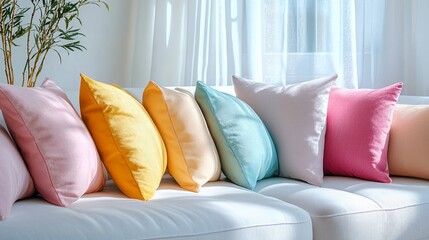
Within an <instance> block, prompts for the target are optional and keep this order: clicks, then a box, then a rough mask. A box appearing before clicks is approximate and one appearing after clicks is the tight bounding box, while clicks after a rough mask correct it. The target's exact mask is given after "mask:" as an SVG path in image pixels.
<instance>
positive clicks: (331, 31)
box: [128, 0, 429, 95]
mask: <svg viewBox="0 0 429 240" xmlns="http://www.w3.org/2000/svg"><path fill="white" fill-rule="evenodd" d="M134 5H135V8H134V9H135V11H136V14H135V17H134V18H133V19H134V20H130V21H136V23H134V25H135V31H136V33H135V34H134V38H135V41H133V43H134V45H131V46H128V47H129V48H131V49H132V50H131V51H130V55H131V56H130V58H131V59H132V61H131V67H130V68H131V69H132V74H131V79H132V80H131V86H138V87H142V86H145V84H146V83H147V81H148V80H149V79H150V80H154V81H157V82H158V83H159V84H161V85H170V86H171V85H195V83H196V81H198V80H200V81H204V82H206V83H207V84H209V85H231V76H232V75H233V74H236V75H240V76H243V77H246V78H250V79H254V80H257V81H264V82H270V83H281V84H293V83H297V82H302V81H307V80H310V79H314V78H317V77H322V76H327V75H331V74H334V73H338V74H339V79H338V80H337V83H336V85H338V86H342V87H347V88H358V87H359V88H379V87H384V86H386V85H389V84H392V83H394V82H399V81H403V82H404V83H405V85H404V93H406V94H414V95H427V94H429V83H427V80H426V79H425V77H426V76H428V75H429V68H428V67H426V66H427V65H428V61H429V60H426V56H427V54H428V53H429V47H428V46H427V42H429V33H428V31H426V30H425V27H426V26H427V24H429V21H428V20H429V17H428V16H426V15H427V14H426V12H427V10H429V1H425V0H388V1H385V0H354V1H353V0H335V1H333V0H318V1H314V0H247V1H245V0H216V1H208V0H195V1H186V0H146V1H135V2H134ZM130 19H132V18H130Z"/></svg>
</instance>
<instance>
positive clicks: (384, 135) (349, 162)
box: [324, 83, 402, 183]
mask: <svg viewBox="0 0 429 240" xmlns="http://www.w3.org/2000/svg"><path fill="white" fill-rule="evenodd" d="M401 90H402V83H396V84H393V85H390V86H388V87H385V88H382V89H376V90H372V89H341V88H337V87H333V88H332V89H331V93H330V97H329V106H328V118H327V127H326V136H325V155H324V171H325V174H327V175H343V176H351V177H357V178H361V179H365V180H370V181H378V182H385V183H389V182H391V179H390V177H389V171H388V166H387V150H388V141H389V131H390V126H391V123H392V115H393V110H394V107H395V105H396V102H397V100H398V97H399V94H400V93H401Z"/></svg>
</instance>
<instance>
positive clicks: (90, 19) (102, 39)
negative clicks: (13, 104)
mask: <svg viewBox="0 0 429 240" xmlns="http://www.w3.org/2000/svg"><path fill="white" fill-rule="evenodd" d="M106 2H107V3H108V4H109V7H110V10H109V11H107V10H106V9H105V8H104V7H100V8H98V7H96V6H87V7H85V8H82V9H81V19H82V21H83V27H82V30H83V33H84V34H85V35H86V37H83V38H82V39H81V42H82V43H83V45H84V46H85V47H86V48H87V50H84V51H83V52H79V51H75V52H72V53H70V55H67V53H66V52H62V51H60V52H62V53H63V54H62V63H61V64H60V63H59V58H58V56H57V55H56V54H55V53H54V52H51V53H50V55H49V56H48V58H47V59H46V62H45V65H44V68H43V71H42V73H41V74H40V77H39V79H38V80H37V85H40V83H41V82H42V81H43V79H44V78H45V77H49V78H51V79H52V80H54V81H55V82H56V83H57V84H58V85H60V86H61V87H62V88H63V89H67V90H73V89H78V88H79V83H80V78H79V73H81V72H82V73H85V74H86V75H88V76H89V77H92V78H94V79H96V80H99V81H102V82H106V83H117V84H119V85H121V86H124V87H127V86H129V81H130V80H129V79H130V72H131V71H130V69H128V68H129V67H128V66H130V65H131V64H130V62H129V61H130V59H131V58H130V53H128V52H127V49H129V48H126V46H127V44H130V43H128V42H127V39H132V38H129V37H118V36H129V34H131V33H132V32H133V26H130V25H129V24H128V23H129V22H134V21H130V19H129V18H131V17H133V16H131V14H130V13H131V12H132V11H131V10H132V8H133V4H134V2H135V1H134V0H126V1H117V0H116V1H115V0H107V1H106ZM23 49H24V47H23V46H22V47H21V48H17V49H15V50H18V51H16V52H14V53H15V55H14V62H15V63H14V64H15V75H17V76H16V77H15V81H16V82H18V84H20V83H21V79H22V78H21V69H22V66H23V63H22V62H23V60H21V59H23V58H24V56H25V55H24V51H23ZM1 63H3V61H2V62H1ZM1 65H2V66H1V68H0V70H1V73H0V82H2V83H5V82H6V80H5V78H4V71H3V64H1Z"/></svg>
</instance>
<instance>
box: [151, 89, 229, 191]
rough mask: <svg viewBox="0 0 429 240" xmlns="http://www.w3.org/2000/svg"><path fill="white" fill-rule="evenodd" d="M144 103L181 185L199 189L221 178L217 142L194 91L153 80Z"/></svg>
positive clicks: (186, 187)
mask: <svg viewBox="0 0 429 240" xmlns="http://www.w3.org/2000/svg"><path fill="white" fill-rule="evenodd" d="M143 105H144V107H145V108H146V109H147V111H148V112H149V114H150V116H151V117H152V119H153V121H154V122H155V124H156V126H157V127H158V130H159V132H160V133H161V136H162V138H163V140H164V143H165V146H166V148H167V155H168V164H167V167H168V172H169V173H170V175H171V176H173V178H174V179H175V180H176V181H177V183H178V184H179V185H180V186H181V187H182V188H184V189H187V190H190V191H194V192H197V191H198V190H199V189H200V187H201V186H202V185H203V184H205V183H206V182H208V181H216V180H219V177H220V170H221V167H220V160H219V155H218V153H217V150H216V145H215V144H214V142H213V139H212V137H211V135H210V132H209V129H208V127H207V124H206V121H205V119H204V115H203V114H202V112H201V110H200V108H199V107H198V104H197V102H196V101H195V99H194V97H193V96H192V94H190V93H189V92H183V91H175V90H171V89H166V88H162V87H159V86H158V85H156V84H155V83H154V82H152V81H151V82H149V84H148V85H147V87H146V89H145V90H144V93H143Z"/></svg>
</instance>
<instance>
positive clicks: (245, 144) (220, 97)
mask: <svg viewBox="0 0 429 240" xmlns="http://www.w3.org/2000/svg"><path fill="white" fill-rule="evenodd" d="M195 99H196V100H197V103H198V105H199V106H200V108H201V110H202V112H203V114H204V117H205V119H206V121H207V124H208V126H209V129H210V133H211V135H212V137H213V139H214V141H215V144H216V148H217V150H218V152H219V156H220V160H221V165H222V170H223V172H224V174H225V175H226V177H227V178H228V179H230V180H231V181H232V182H234V183H235V184H237V185H240V186H242V187H245V188H248V189H253V188H254V187H255V185H256V182H257V181H258V180H261V179H264V178H268V177H272V176H274V175H277V174H278V159H277V152H276V149H275V146H274V143H273V140H272V139H271V136H270V134H269V133H268V130H267V128H266V127H265V125H264V123H263V122H262V120H261V119H260V118H259V117H258V115H256V113H255V112H254V111H253V110H252V108H251V107H250V106H249V105H247V104H246V103H245V102H243V101H241V100H240V99H238V98H236V97H234V96H232V95H229V94H226V93H222V92H219V91H217V90H215V89H213V88H211V87H209V86H207V85H205V84H204V83H202V82H198V83H197V87H196V90H195Z"/></svg>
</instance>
